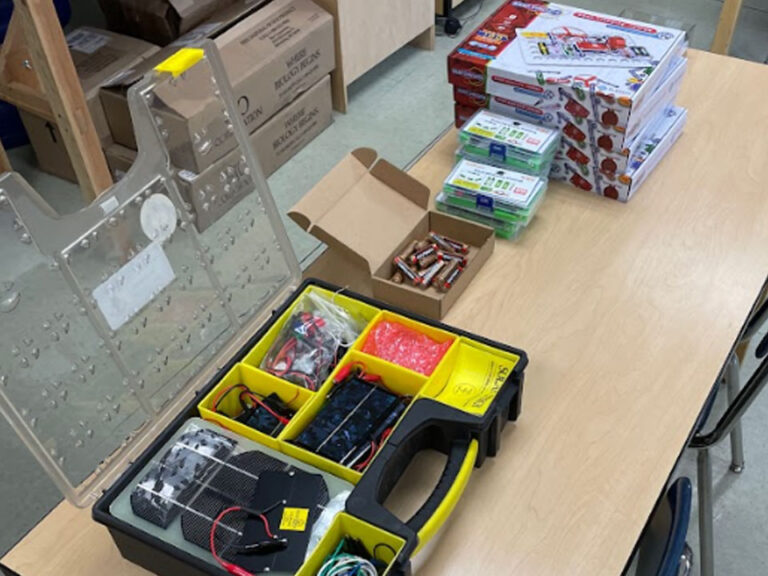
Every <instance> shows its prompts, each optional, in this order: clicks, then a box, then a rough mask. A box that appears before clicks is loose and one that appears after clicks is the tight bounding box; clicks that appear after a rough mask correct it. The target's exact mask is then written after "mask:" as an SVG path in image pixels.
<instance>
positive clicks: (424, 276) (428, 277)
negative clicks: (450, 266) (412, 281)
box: [421, 261, 445, 288]
mask: <svg viewBox="0 0 768 576" xmlns="http://www.w3.org/2000/svg"><path fill="white" fill-rule="evenodd" d="M444 266H445V262H442V261H438V262H435V263H434V264H432V266H430V268H429V269H427V270H425V271H424V272H422V273H421V287H422V288H427V287H428V286H429V285H430V284H432V280H434V278H435V276H437V273H438V272H440V270H442V268H443V267H444Z"/></svg>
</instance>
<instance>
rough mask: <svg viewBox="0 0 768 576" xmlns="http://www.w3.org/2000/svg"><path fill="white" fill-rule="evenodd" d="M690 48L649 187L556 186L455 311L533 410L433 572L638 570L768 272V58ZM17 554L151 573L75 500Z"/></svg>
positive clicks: (436, 181) (31, 574) (33, 573)
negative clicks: (501, 348) (500, 358)
mask: <svg viewBox="0 0 768 576" xmlns="http://www.w3.org/2000/svg"><path fill="white" fill-rule="evenodd" d="M689 56H690V64H689V71H688V74H687V76H686V79H685V81H684V85H683V91H682V94H681V96H680V99H679V101H680V103H681V104H682V105H684V106H686V107H688V108H689V119H688V126H687V127H686V129H685V132H684V134H683V136H682V137H681V139H680V140H679V141H678V143H677V144H676V145H675V146H674V147H673V149H672V150H671V152H670V153H669V155H668V156H667V157H666V158H665V159H664V160H663V161H662V163H661V164H660V165H659V167H658V168H657V169H656V171H655V172H654V173H653V174H652V176H651V177H650V178H649V180H648V181H647V182H646V183H645V184H644V185H643V187H642V189H641V190H640V191H639V192H638V194H637V196H636V197H635V198H633V199H632V200H631V201H630V203H629V204H626V205H624V204H620V203H618V202H614V201H612V200H608V199H603V198H600V197H597V196H594V195H590V194H588V193H585V192H581V191H578V190H576V189H573V188H569V187H566V186H564V185H560V184H554V183H553V184H551V186H550V191H549V192H548V197H547V198H546V199H545V202H544V204H543V206H542V207H541V211H540V212H539V214H538V215H537V216H536V218H535V220H534V221H533V223H532V224H531V225H530V226H529V228H528V229H527V230H526V231H525V233H524V235H523V236H522V237H521V238H520V239H519V240H518V241H516V242H514V243H510V242H505V241H499V242H498V243H497V247H496V252H495V253H494V255H493V256H492V258H491V260H490V261H489V262H488V263H487V264H486V266H485V267H484V268H483V270H481V271H480V273H479V274H478V276H477V278H476V279H475V280H474V282H473V283H472V285H471V286H470V287H469V289H468V290H467V291H466V293H465V294H464V295H463V296H462V298H461V299H460V300H459V302H458V303H457V305H456V306H455V308H454V309H453V310H452V311H451V312H450V313H449V315H448V317H447V318H446V321H447V322H448V323H450V324H453V325H455V326H458V327H460V328H464V329H466V330H470V331H473V332H477V333H479V334H483V335H485V336H487V337H489V338H493V339H496V340H500V341H503V342H507V343H509V344H512V345H514V346H518V347H521V348H523V349H525V350H526V351H527V352H528V353H529V355H530V360H531V363H530V365H529V367H528V369H527V372H526V388H525V393H524V396H523V412H522V415H521V418H520V420H519V421H518V422H517V424H515V425H514V426H508V427H507V429H506V430H505V432H504V437H503V441H502V450H501V453H500V454H499V455H498V457H497V458H495V459H493V460H488V461H486V463H485V465H484V466H483V468H481V469H479V470H477V471H475V473H474V475H473V477H472V479H471V481H470V482H469V485H468V487H467V491H466V493H465V495H464V497H463V498H462V500H461V501H460V503H459V505H458V507H457V508H456V510H455V512H454V515H453V517H452V519H451V521H450V522H449V523H448V525H447V526H446V528H445V530H444V531H443V533H442V534H441V536H440V538H439V539H438V540H437V541H436V542H435V543H434V545H433V546H431V550H430V552H431V553H430V557H429V559H428V561H427V562H420V563H421V564H423V568H422V569H421V570H420V573H423V574H427V575H438V574H440V575H457V576H460V575H464V574H488V575H497V574H525V575H526V576H531V575H537V576H538V575H557V576H562V575H564V574H568V575H588V576H595V575H601V574H605V575H616V574H619V573H620V572H621V570H622V569H623V567H624V566H625V563H626V561H627V558H628V556H629V555H630V553H631V551H632V549H633V546H634V544H635V542H636V540H637V538H638V536H639V534H640V532H641V530H642V528H643V526H644V524H645V522H646V520H647V518H648V515H649V513H650V511H651V510H652V508H653V506H654V504H655V502H656V500H657V498H658V497H659V494H660V493H661V492H662V490H663V488H664V485H665V482H666V481H667V478H668V476H669V474H670V472H671V470H672V468H673V467H674V465H675V462H676V461H677V459H678V457H679V455H680V453H681V450H682V449H683V447H684V446H685V444H686V440H687V439H688V437H689V434H690V432H691V430H692V427H693V425H694V422H695V420H696V417H697V415H698V413H699V411H700V409H701V407H702V405H703V404H704V402H705V400H706V398H707V395H708V394H709V392H710V390H711V388H712V385H713V383H714V382H715V381H716V379H717V378H718V374H719V372H720V370H721V368H722V366H723V363H724V361H725V359H726V357H727V356H728V354H729V352H730V350H731V348H732V346H733V344H734V342H735V341H736V339H737V337H738V335H739V333H740V331H741V329H742V326H743V324H744V322H745V320H746V318H747V316H748V314H749V312H750V309H751V308H752V306H753V303H754V301H755V299H756V297H757V295H758V293H759V292H760V290H761V288H762V286H763V283H764V281H765V279H766V274H767V273H768V198H767V197H766V193H767V192H768V185H766V182H768V139H766V138H765V134H768V107H766V106H765V105H764V99H765V94H768V68H767V67H765V66H762V65H759V64H753V63H750V62H745V61H740V60H735V59H729V58H725V57H722V56H716V55H712V54H708V53H703V52H698V51H694V50H692V51H690V52H689ZM455 146H456V135H455V133H453V132H451V133H449V134H447V135H446V136H445V137H444V138H442V139H441V140H440V141H439V142H437V144H436V145H435V146H434V147H433V148H432V149H431V150H430V151H429V152H428V153H427V154H426V155H425V156H424V157H423V158H422V159H421V160H420V161H419V162H418V163H417V164H416V165H415V166H414V167H413V168H412V170H411V173H412V174H413V175H414V176H416V177H417V178H419V179H421V180H422V181H423V182H425V183H426V184H427V185H428V186H430V188H431V189H432V190H433V191H436V190H438V189H439V187H440V186H441V184H442V181H443V179H444V178H445V176H446V175H447V174H448V172H449V169H450V167H451V164H452V161H453V152H454V149H455ZM341 264H343V262H342V261H341V260H339V259H338V258H336V257H335V256H334V255H332V254H328V255H326V256H323V257H322V258H321V260H320V261H319V262H318V263H317V265H316V266H315V267H314V268H313V272H315V273H317V274H319V275H323V276H327V275H333V276H334V278H333V279H334V281H335V282H336V283H337V284H352V285H353V286H354V287H356V288H361V286H360V285H358V284H359V282H358V281H359V279H360V278H361V275H360V274H359V273H356V271H355V270H354V269H350V268H348V267H345V266H341ZM342 271H343V272H342ZM362 288H363V289H365V287H364V286H362ZM436 465H437V464H435V466H436ZM412 477H413V476H412ZM3 562H4V563H5V564H7V565H8V566H9V567H10V568H12V569H13V570H16V571H17V572H19V573H20V574H21V575H22V576H59V575H60V574H79V575H83V576H96V575H101V574H103V573H106V572H109V573H110V574H112V575H114V576H122V575H125V576H129V575H130V576H133V575H140V574H145V573H146V572H144V571H143V570H141V569H139V568H137V567H135V566H131V565H129V564H128V563H127V562H125V561H124V560H122V559H121V558H120V557H119V555H118V552H117V549H116V548H115V546H114V545H113V544H112V542H111V540H110V539H109V536H108V534H107V532H106V530H105V529H104V528H102V527H100V526H97V525H96V524H95V523H93V522H92V521H91V520H90V515H89V511H87V510H82V511H80V510H75V509H73V508H72V507H70V506H69V505H68V504H62V505H60V506H59V507H58V508H57V509H55V510H54V511H53V512H52V513H51V514H50V515H49V516H48V517H47V518H46V519H45V520H43V521H42V522H41V523H40V524H39V525H38V526H37V527H36V528H35V529H34V530H33V531H32V532H31V533H30V534H29V535H28V536H27V537H26V538H25V539H24V540H23V541H22V542H21V543H19V545H17V546H16V548H14V549H13V550H12V551H11V552H10V553H9V554H8V555H7V556H6V557H5V558H4V559H3Z"/></svg>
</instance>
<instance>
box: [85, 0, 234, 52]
mask: <svg viewBox="0 0 768 576" xmlns="http://www.w3.org/2000/svg"><path fill="white" fill-rule="evenodd" d="M233 1H234V0H99V5H100V6H101V11H102V12H103V13H104V17H105V18H106V20H107V25H108V26H109V29H110V30H114V31H115V32H120V33H121V34H128V35H130V36H135V37H136V38H143V39H144V40H147V41H148V42H154V43H155V44H159V45H161V46H165V45H166V44H168V43H169V42H172V41H173V40H175V39H176V38H178V37H179V36H181V35H182V34H184V33H185V32H188V31H189V30H191V29H192V28H194V27H195V26H196V25H197V24H200V23H201V22H202V21H204V20H206V19H207V18H209V17H210V16H212V15H213V14H215V13H216V12H217V11H218V10H221V9H222V8H225V7H226V6H228V5H229V4H231V3H232V2H233Z"/></svg>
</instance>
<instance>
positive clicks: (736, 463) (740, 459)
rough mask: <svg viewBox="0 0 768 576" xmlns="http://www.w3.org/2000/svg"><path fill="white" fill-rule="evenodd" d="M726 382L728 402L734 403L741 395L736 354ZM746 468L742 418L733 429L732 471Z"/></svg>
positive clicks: (726, 376) (731, 362)
mask: <svg viewBox="0 0 768 576" xmlns="http://www.w3.org/2000/svg"><path fill="white" fill-rule="evenodd" d="M725 384H726V387H727V392H728V403H729V404H730V403H732V402H733V401H734V400H735V399H736V397H737V396H738V395H739V359H738V357H737V356H736V355H735V354H734V355H733V356H732V357H731V361H730V362H729V363H728V367H727V368H726V371H725ZM742 470H744V440H743V435H742V431H741V418H739V420H738V422H737V423H736V424H735V425H734V427H733V430H731V471H733V472H735V473H736V474H740V473H741V471H742Z"/></svg>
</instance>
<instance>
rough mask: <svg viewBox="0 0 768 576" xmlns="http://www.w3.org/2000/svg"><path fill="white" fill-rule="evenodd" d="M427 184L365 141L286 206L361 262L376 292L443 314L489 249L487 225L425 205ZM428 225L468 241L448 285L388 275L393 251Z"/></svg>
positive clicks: (422, 310) (421, 234)
mask: <svg viewBox="0 0 768 576" xmlns="http://www.w3.org/2000/svg"><path fill="white" fill-rule="evenodd" d="M429 201H430V192H429V189H428V188H427V187H426V186H425V185H424V184H422V183H421V182H419V181H418V180H415V179H414V178H412V177H411V176H409V175H408V174H406V173H405V172H403V171H401V170H400V169H398V168H396V167H395V166H393V165H392V164H390V163H389V162H387V161H386V160H383V159H380V158H378V155H377V153H376V152H375V151H374V150H371V149H370V148H360V149H357V150H355V151H354V152H352V153H351V154H350V155H349V156H347V157H346V158H345V159H344V160H342V161H341V162H340V163H339V164H338V165H337V166H336V167H335V168H333V170H331V172H330V173H328V174H327V175H326V176H325V177H324V178H323V179H322V180H321V181H320V182H319V183H318V184H317V185H316V186H315V187H314V188H313V189H312V190H310V191H309V192H308V193H307V195H306V196H305V197H304V198H303V199H302V200H301V201H300V202H299V203H298V204H296V206H294V207H293V209H292V210H291V211H290V212H289V213H288V215H289V216H290V217H291V218H292V219H293V220H294V221H295V222H296V223H297V224H298V225H299V226H301V227H302V228H303V229H304V230H306V231H308V232H309V233H310V234H312V235H313V236H315V237H317V238H318V239H319V240H321V241H322V242H325V243H326V244H328V245H329V246H330V247H331V248H333V249H336V250H339V251H340V252H341V253H343V254H345V255H347V256H349V257H351V258H352V259H354V260H355V261H357V262H359V263H360V264H361V265H363V266H364V267H365V268H366V269H367V270H368V274H369V276H370V278H371V285H372V291H373V296H374V298H379V299H381V300H384V301H386V302H389V303H391V304H394V305H396V306H400V307H402V308H404V309H407V310H411V311H413V312H416V313H419V314H422V315H424V316H426V317H428V318H433V319H436V320H439V319H441V318H443V317H444V316H445V315H446V314H447V313H448V311H449V310H450V308H451V306H453V304H454V303H455V302H456V300H458V298H459V297H460V296H461V294H462V293H463V292H464V290H465V289H466V288H467V286H468V285H469V283H470V282H471V281H472V279H473V278H474V277H475V275H476V274H477V273H478V272H479V270H480V268H482V266H483V264H485V262H486V261H487V260H488V258H489V257H490V255H491V254H492V252H493V249H494V243H495V236H494V231H493V230H492V229H491V228H488V227H486V226H482V225H480V224H475V223H473V222H469V221H467V220H463V219H461V218H455V217H453V216H449V215H447V214H442V213H439V212H435V211H433V210H430V209H429ZM431 230H433V231H435V232H437V233H439V234H444V235H446V236H449V237H451V238H454V239H456V240H459V241H461V242H464V243H466V244H468V245H469V246H470V251H469V254H468V257H467V259H468V263H467V266H466V268H465V270H464V272H463V273H462V274H461V275H460V276H459V279H458V281H457V282H456V284H455V285H454V286H453V287H452V288H451V289H450V290H449V291H447V292H438V291H436V290H435V289H433V288H428V289H426V290H424V289H421V288H417V287H413V286H410V285H408V284H396V283H395V282H393V281H392V279H391V278H392V275H393V272H394V268H393V263H392V261H393V259H394V257H395V256H397V255H398V254H400V253H401V252H402V251H403V250H404V248H406V247H407V246H408V245H409V244H411V243H412V242H413V241H414V240H423V239H424V238H425V237H426V236H427V235H428V233H429V232H430V231H431Z"/></svg>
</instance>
